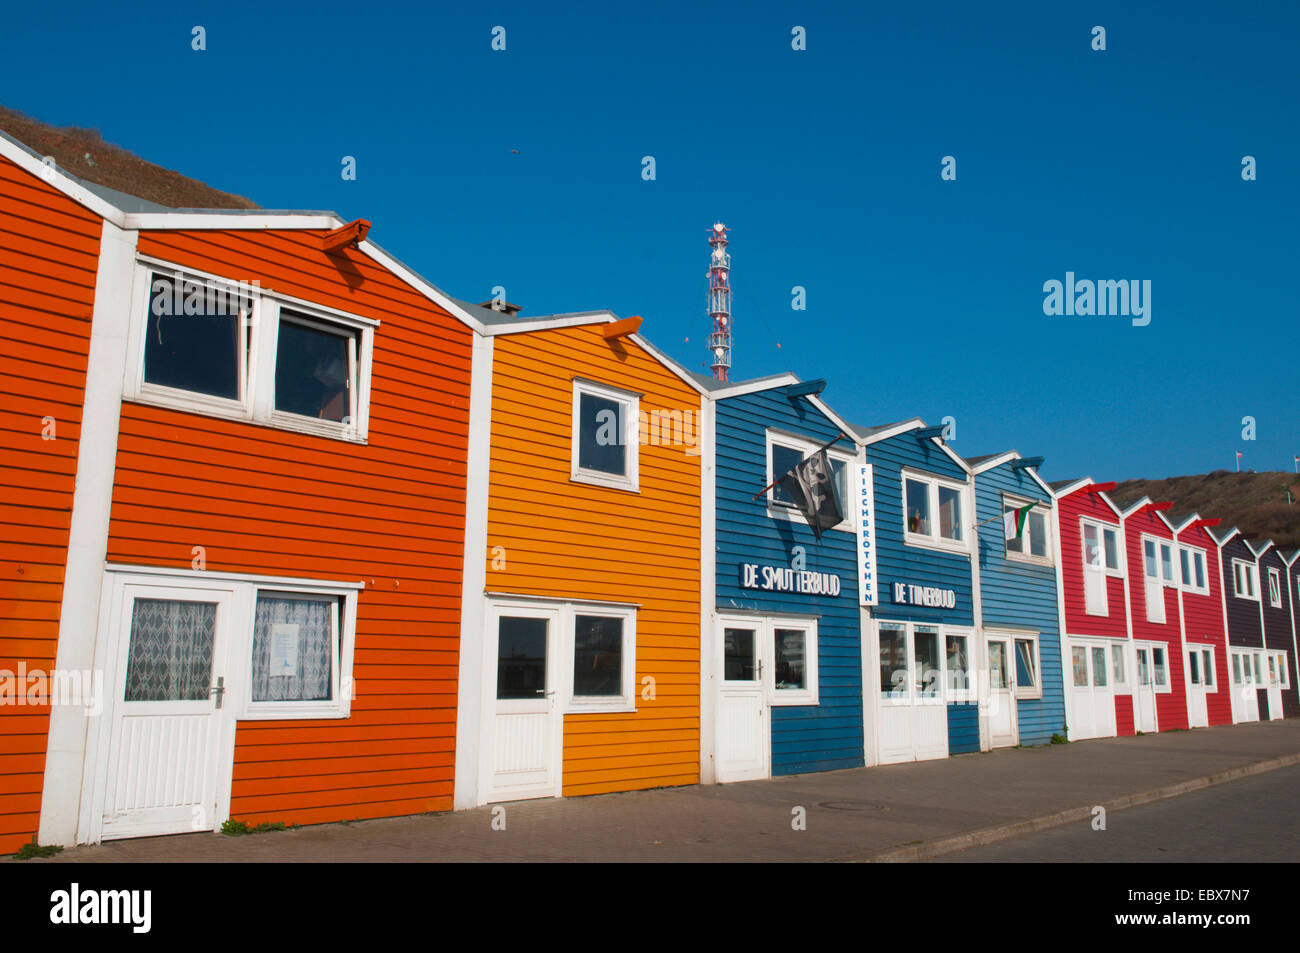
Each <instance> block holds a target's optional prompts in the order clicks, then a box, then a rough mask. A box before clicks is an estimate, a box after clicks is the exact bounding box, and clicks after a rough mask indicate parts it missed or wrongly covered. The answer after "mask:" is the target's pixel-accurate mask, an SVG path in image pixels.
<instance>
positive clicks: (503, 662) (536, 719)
mask: <svg viewBox="0 0 1300 953" xmlns="http://www.w3.org/2000/svg"><path fill="white" fill-rule="evenodd" d="M558 628H559V610H557V609H547V608H537V607H517V606H505V605H503V606H493V607H492V608H491V610H490V611H489V612H488V638H487V639H486V640H485V641H486V643H487V646H488V649H489V651H490V652H491V658H492V659H493V662H494V664H493V665H492V666H491V667H490V671H491V674H492V677H493V680H494V684H493V685H492V686H491V693H490V694H489V696H488V698H489V699H490V708H491V726H490V731H489V744H490V747H489V749H488V764H487V770H488V783H487V800H489V801H511V800H522V799H523V798H533V797H558V796H559V794H560V772H561V769H560V759H561V745H562V743H563V729H562V725H563V722H562V718H561V715H560V713H559V709H558V707H557V702H556V694H555V693H556V681H557V675H558V672H557V671H556V664H557V661H556V658H555V649H556V637H557V633H556V630H557V629H558Z"/></svg>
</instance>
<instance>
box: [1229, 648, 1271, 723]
mask: <svg viewBox="0 0 1300 953" xmlns="http://www.w3.org/2000/svg"><path fill="white" fill-rule="evenodd" d="M1231 655H1232V720H1233V722H1234V723H1236V722H1243V721H1259V681H1258V675H1257V672H1256V670H1257V669H1258V674H1259V675H1262V674H1263V669H1264V664H1263V658H1262V656H1261V655H1260V653H1258V652H1251V651H1241V650H1238V649H1233V650H1232V652H1231Z"/></svg>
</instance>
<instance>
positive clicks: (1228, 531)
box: [1205, 526, 1245, 546]
mask: <svg viewBox="0 0 1300 953" xmlns="http://www.w3.org/2000/svg"><path fill="white" fill-rule="evenodd" d="M1205 531H1206V532H1207V533H1209V534H1210V537H1211V538H1212V539H1213V540H1214V541H1215V542H1216V543H1218V544H1219V545H1220V546H1223V545H1224V544H1225V543H1227V542H1228V540H1230V539H1232V537H1234V536H1239V535H1241V530H1239V529H1237V527H1235V526H1207V527H1205ZM1242 542H1245V540H1242Z"/></svg>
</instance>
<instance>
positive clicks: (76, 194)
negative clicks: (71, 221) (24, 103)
mask: <svg viewBox="0 0 1300 953" xmlns="http://www.w3.org/2000/svg"><path fill="white" fill-rule="evenodd" d="M0 156H4V157H5V158H6V159H8V160H10V161H11V162H13V163H14V165H16V166H18V167H19V168H21V169H23V170H25V171H27V172H30V173H31V174H32V175H34V176H36V178H38V179H40V180H41V181H42V182H44V183H46V184H47V185H50V186H52V187H53V188H56V189H58V190H59V191H60V192H62V193H63V194H64V195H66V196H67V197H68V198H70V199H72V200H73V201H74V202H77V203H79V204H81V205H83V206H85V207H86V208H87V209H89V210H90V211H92V212H94V213H95V214H96V215H98V216H99V217H100V218H105V219H108V220H109V221H110V222H112V223H113V224H114V225H116V226H118V227H119V228H130V227H131V226H128V225H126V224H125V218H126V215H125V213H124V212H123V211H122V210H121V209H120V208H118V207H117V206H116V205H112V204H110V203H109V202H107V201H105V200H104V199H102V198H100V197H99V196H98V195H96V194H95V193H94V192H91V191H90V190H89V189H87V188H85V187H84V186H83V185H81V184H79V183H78V182H76V181H75V180H73V179H72V178H71V177H70V176H68V175H67V174H66V173H64V172H61V171H59V167H58V165H47V164H46V163H44V162H42V161H41V160H40V159H38V158H36V156H34V155H32V154H31V153H30V152H28V151H27V150H26V149H24V148H23V147H22V146H20V145H18V144H17V142H16V141H15V140H13V139H10V138H8V137H7V136H4V135H0Z"/></svg>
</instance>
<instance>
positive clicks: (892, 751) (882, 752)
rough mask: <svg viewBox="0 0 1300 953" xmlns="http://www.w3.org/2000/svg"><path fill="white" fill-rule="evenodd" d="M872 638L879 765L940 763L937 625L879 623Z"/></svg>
mask: <svg viewBox="0 0 1300 953" xmlns="http://www.w3.org/2000/svg"><path fill="white" fill-rule="evenodd" d="M877 636H878V639H879V657H880V694H879V704H878V705H877V718H876V724H877V726H878V727H877V731H878V741H879V762H880V763H881V764H896V763H898V762H901V761H926V760H929V759H932V758H946V757H947V756H948V707H947V704H946V702H945V701H944V696H943V671H944V657H943V655H942V654H941V651H940V644H939V628H938V626H933V625H905V624H902V623H893V622H881V623H880V624H879V625H878V626H877Z"/></svg>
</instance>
